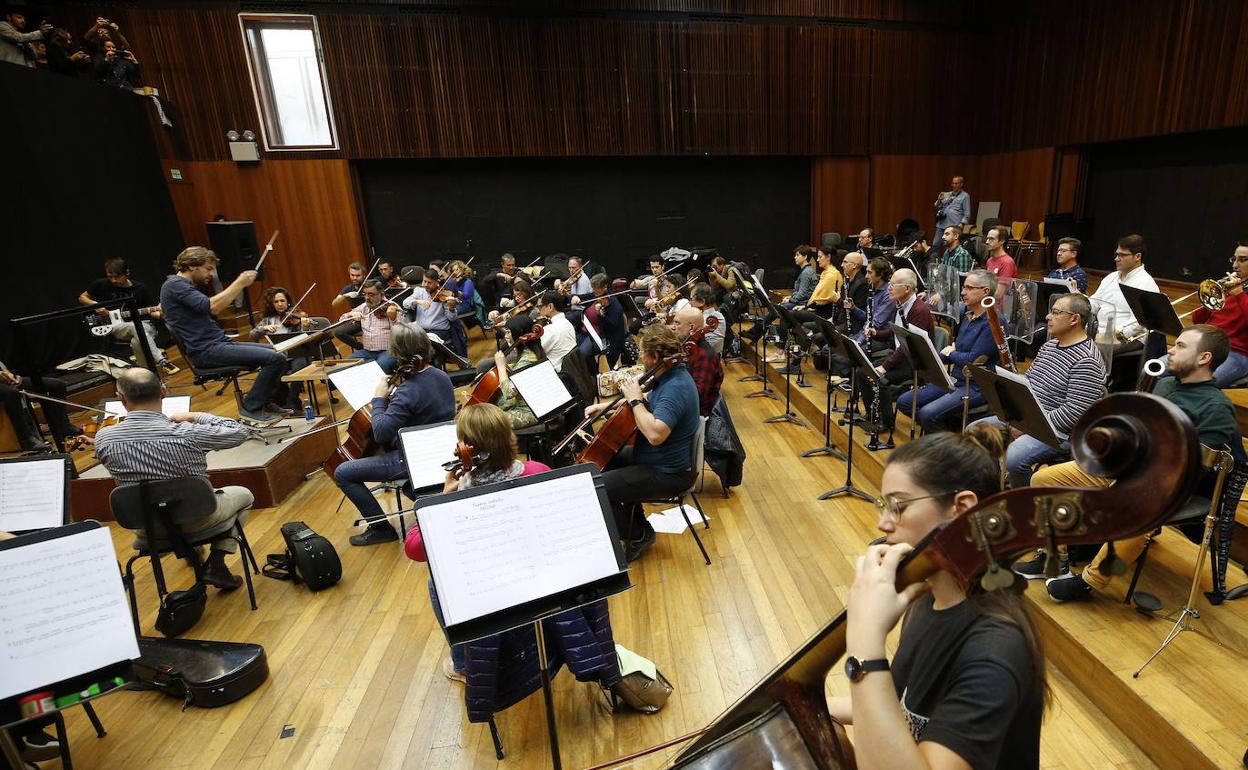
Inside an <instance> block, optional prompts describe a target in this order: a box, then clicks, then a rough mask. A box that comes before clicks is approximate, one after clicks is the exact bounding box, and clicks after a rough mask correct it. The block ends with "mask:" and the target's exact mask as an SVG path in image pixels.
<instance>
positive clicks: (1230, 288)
mask: <svg viewBox="0 0 1248 770" xmlns="http://www.w3.org/2000/svg"><path fill="white" fill-rule="evenodd" d="M1231 268H1232V269H1233V271H1234V272H1232V273H1231V274H1230V276H1228V277H1227V278H1226V279H1223V283H1224V284H1225V286H1226V293H1225V295H1224V297H1225V304H1223V305H1222V309H1221V310H1210V309H1209V308H1207V307H1205V306H1204V305H1201V306H1200V307H1198V308H1196V312H1194V313H1192V321H1193V322H1194V323H1198V324H1206V323H1207V324H1213V325H1214V326H1216V327H1218V328H1219V329H1221V330H1222V331H1224V332H1226V334H1227V336H1228V337H1230V339H1231V352H1230V353H1228V354H1227V356H1226V360H1225V361H1223V362H1222V365H1221V366H1218V367H1217V368H1216V369H1215V370H1214V372H1213V379H1214V381H1215V382H1217V383H1218V387H1220V388H1225V387H1228V386H1230V385H1232V384H1233V383H1236V382H1238V381H1239V380H1242V379H1243V378H1244V377H1245V376H1248V294H1245V293H1244V281H1245V280H1248V241H1246V242H1243V243H1240V244H1238V245H1237V246H1236V247H1235V253H1234V254H1233V255H1232V256H1231Z"/></svg>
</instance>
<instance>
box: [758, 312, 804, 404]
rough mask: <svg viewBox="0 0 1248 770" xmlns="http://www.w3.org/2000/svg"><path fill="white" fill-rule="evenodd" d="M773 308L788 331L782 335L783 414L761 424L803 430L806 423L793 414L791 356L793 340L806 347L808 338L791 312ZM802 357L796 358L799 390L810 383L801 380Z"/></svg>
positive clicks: (792, 355) (792, 357)
mask: <svg viewBox="0 0 1248 770" xmlns="http://www.w3.org/2000/svg"><path fill="white" fill-rule="evenodd" d="M775 308H776V311H777V312H778V313H779V315H780V317H781V318H783V319H784V321H785V323H786V324H788V329H789V330H788V332H786V333H785V335H784V355H785V366H784V368H785V373H784V413H783V414H778V415H776V416H775V417H768V418H767V419H765V420H763V422H765V423H776V422H791V423H793V424H794V425H801V426H802V427H803V428H804V427H807V426H806V421H805V420H803V419H802V418H801V417H798V416H797V415H796V414H795V413H794V412H793V366H792V364H793V360H794V354H793V350H794V339H793V338H794V337H797V338H798V340H797V343H796V344H797V345H806V346H809V345H810V338H809V337H807V336H806V329H805V327H803V326H802V325H801V324H799V323H798V321H797V318H796V317H794V315H793V311H791V310H789V309H788V308H787V307H781V306H779V305H776V306H775ZM803 357H804V356H798V357H797V385H798V387H801V388H809V387H810V383H808V382H805V381H803V380H802V363H801V361H802V358H803ZM763 365H764V366H766V361H764V362H763Z"/></svg>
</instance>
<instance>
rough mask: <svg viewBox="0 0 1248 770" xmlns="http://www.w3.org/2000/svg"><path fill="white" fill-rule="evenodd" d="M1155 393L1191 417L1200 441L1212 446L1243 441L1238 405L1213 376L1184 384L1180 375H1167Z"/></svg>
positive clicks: (1229, 444) (1226, 445)
mask: <svg viewBox="0 0 1248 770" xmlns="http://www.w3.org/2000/svg"><path fill="white" fill-rule="evenodd" d="M1153 393H1154V395H1157V396H1160V397H1161V398H1164V399H1167V400H1168V401H1170V402H1171V403H1173V404H1174V405H1175V406H1177V407H1179V408H1180V409H1182V410H1183V411H1184V412H1185V413H1186V414H1187V416H1188V417H1191V418H1192V422H1193V423H1194V424H1195V425H1196V432H1197V433H1199V434H1200V443H1202V444H1204V445H1205V446H1207V447H1209V448H1210V449H1223V448H1229V447H1232V446H1234V442H1236V441H1239V428H1238V426H1237V425H1236V423H1235V406H1234V405H1233V404H1232V403H1231V400H1230V399H1229V398H1227V397H1226V394H1225V393H1223V392H1222V391H1221V390H1220V389H1219V388H1218V386H1217V384H1216V383H1214V381H1213V380H1205V381H1204V382H1192V383H1186V384H1184V383H1180V382H1179V380H1178V378H1176V377H1164V378H1162V379H1161V380H1158V382H1157V387H1156V388H1155V389H1154V390H1153Z"/></svg>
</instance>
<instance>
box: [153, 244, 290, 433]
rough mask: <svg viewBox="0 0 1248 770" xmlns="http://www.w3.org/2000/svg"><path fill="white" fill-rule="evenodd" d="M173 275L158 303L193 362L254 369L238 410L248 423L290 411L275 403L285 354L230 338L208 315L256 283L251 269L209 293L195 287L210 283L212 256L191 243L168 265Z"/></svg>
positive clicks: (213, 266)
mask: <svg viewBox="0 0 1248 770" xmlns="http://www.w3.org/2000/svg"><path fill="white" fill-rule="evenodd" d="M173 267H174V270H176V271H177V274H176V275H173V276H170V277H169V279H168V280H166V281H165V284H164V286H162V287H161V288H160V306H161V308H162V309H164V311H165V323H167V324H168V325H169V328H171V329H173V331H174V333H175V334H177V335H178V338H179V339H180V340H181V341H182V347H183V348H184V350H185V353H186V355H187V356H189V357H190V359H191V361H192V362H193V363H194V364H195V365H196V366H203V367H214V366H242V367H258V368H259V371H258V372H257V374H256V381H255V382H254V383H253V384H252V386H251V390H249V391H248V392H247V393H246V394H245V395H244V396H243V405H242V407H241V409H240V410H239V414H240V415H241V416H242V417H244V418H246V419H248V420H252V421H253V422H258V423H267V422H274V421H276V420H277V419H278V418H279V417H283V416H286V415H288V414H290V413H291V411H290V410H289V409H287V408H286V407H284V406H280V405H279V404H277V403H275V400H276V399H277V398H278V396H279V391H280V390H281V386H282V375H283V374H284V373H285V372H286V357H285V356H283V355H282V354H281V353H278V352H277V351H276V350H274V349H273V348H272V347H270V346H269V345H261V344H259V343H255V342H232V341H230V339H229V338H228V337H226V336H225V332H224V331H223V330H222V329H221V326H220V325H219V324H218V323H217V322H216V321H215V320H214V319H213V316H214V315H216V314H218V313H220V312H222V311H224V310H225V309H226V308H227V307H229V306H230V305H231V303H233V302H234V300H235V298H236V297H238V295H240V294H242V293H243V291H244V290H245V289H246V288H247V287H248V286H250V285H251V284H253V283H255V281H256V271H255V270H244V271H243V272H241V273H239V274H238V277H237V278H235V279H234V280H233V281H232V282H231V283H230V285H229V286H226V287H225V288H224V289H222V290H221V291H220V292H218V293H216V294H214V295H212V296H211V297H208V296H205V295H204V293H203V292H201V291H200V290H199V288H198V286H199V285H202V284H208V283H210V282H211V281H212V279H213V277H214V275H215V274H216V269H217V255H216V254H214V253H213V252H212V251H210V250H209V249H206V248H204V247H203V246H190V247H188V248H186V249H183V250H182V253H181V254H178V256H177V258H176V259H175V260H174V263H173Z"/></svg>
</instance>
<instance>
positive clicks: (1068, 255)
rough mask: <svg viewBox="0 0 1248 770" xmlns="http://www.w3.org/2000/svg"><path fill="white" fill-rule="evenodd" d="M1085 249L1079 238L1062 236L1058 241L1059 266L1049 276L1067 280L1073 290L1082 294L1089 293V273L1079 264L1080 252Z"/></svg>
mask: <svg viewBox="0 0 1248 770" xmlns="http://www.w3.org/2000/svg"><path fill="white" fill-rule="evenodd" d="M1082 249H1083V241H1081V240H1079V239H1078V238H1062V239H1061V240H1059V241H1058V242H1057V252H1056V256H1057V267H1055V268H1053V270H1052V271H1050V272H1049V275H1048V277H1049V278H1056V279H1058V280H1059V281H1065V282H1066V284H1067V285H1068V286H1070V290H1071V291H1077V292H1079V293H1080V294H1087V293H1088V274H1087V273H1085V272H1084V271H1083V266H1082V265H1080V264H1079V252H1080V251H1081V250H1082Z"/></svg>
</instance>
